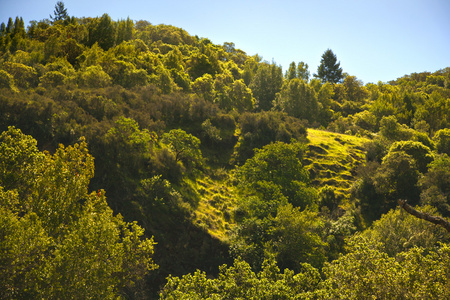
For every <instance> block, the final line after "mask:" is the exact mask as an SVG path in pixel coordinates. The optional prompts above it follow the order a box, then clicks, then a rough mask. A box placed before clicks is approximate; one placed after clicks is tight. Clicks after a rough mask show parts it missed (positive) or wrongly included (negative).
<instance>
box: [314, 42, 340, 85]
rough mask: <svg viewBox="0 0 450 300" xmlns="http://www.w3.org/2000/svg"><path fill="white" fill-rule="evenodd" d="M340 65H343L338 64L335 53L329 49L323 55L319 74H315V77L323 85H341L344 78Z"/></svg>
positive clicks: (318, 70) (318, 69)
mask: <svg viewBox="0 0 450 300" xmlns="http://www.w3.org/2000/svg"><path fill="white" fill-rule="evenodd" d="M340 65H341V63H340V62H337V58H336V55H335V54H334V53H333V51H332V50H331V49H327V50H326V51H325V52H324V53H323V54H322V59H321V60H320V65H319V67H318V68H317V74H314V77H317V78H320V80H321V81H322V82H323V83H325V82H330V83H339V82H341V80H342V79H343V78H344V76H343V75H342V68H341V67H340Z"/></svg>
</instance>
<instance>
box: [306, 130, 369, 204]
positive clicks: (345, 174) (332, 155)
mask: <svg viewBox="0 0 450 300" xmlns="http://www.w3.org/2000/svg"><path fill="white" fill-rule="evenodd" d="M308 140H309V143H308V151H307V153H306V159H305V165H306V167H307V168H308V170H309V172H310V179H311V181H312V183H313V185H315V186H316V187H318V188H321V187H324V186H326V185H328V186H330V187H333V188H335V194H336V196H337V197H338V198H341V200H342V199H348V197H349V194H350V188H351V186H352V184H353V182H354V181H355V175H356V168H357V167H358V165H360V164H361V163H363V162H364V155H365V152H364V148H363V145H364V144H365V143H366V142H368V141H369V139H367V138H362V137H356V136H351V135H346V134H340V133H334V132H328V131H323V130H317V129H311V128H310V129H308Z"/></svg>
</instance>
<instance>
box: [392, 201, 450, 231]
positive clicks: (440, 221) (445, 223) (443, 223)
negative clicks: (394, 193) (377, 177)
mask: <svg viewBox="0 0 450 300" xmlns="http://www.w3.org/2000/svg"><path fill="white" fill-rule="evenodd" d="M398 204H400V206H401V207H402V208H403V209H404V210H406V211H407V212H408V213H409V214H411V215H413V216H415V217H417V218H419V219H422V220H425V221H428V222H431V223H433V224H436V225H439V226H442V227H444V228H445V230H447V231H448V232H450V222H448V221H447V220H445V219H444V218H442V217H436V216H432V215H429V214H427V213H423V212H420V211H418V210H416V209H414V208H413V207H412V206H411V205H409V204H407V203H406V200H398Z"/></svg>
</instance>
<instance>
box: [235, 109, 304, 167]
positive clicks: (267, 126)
mask: <svg viewBox="0 0 450 300" xmlns="http://www.w3.org/2000/svg"><path fill="white" fill-rule="evenodd" d="M239 127H240V133H241V134H240V138H239V142H238V144H237V145H236V147H235V156H236V159H237V161H238V162H244V161H245V160H246V159H247V158H249V157H251V156H253V154H254V149H255V148H262V147H264V146H265V145H267V144H270V143H271V142H276V141H280V142H285V143H289V142H290V141H291V139H296V140H302V139H303V138H304V136H305V134H306V130H305V128H304V126H303V123H301V122H300V121H299V120H298V119H295V118H292V117H289V116H287V115H286V114H284V113H280V112H260V113H244V114H242V115H241V116H240V118H239Z"/></svg>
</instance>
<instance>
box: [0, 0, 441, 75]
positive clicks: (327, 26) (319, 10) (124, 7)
mask: <svg viewBox="0 0 450 300" xmlns="http://www.w3.org/2000/svg"><path fill="white" fill-rule="evenodd" d="M56 2H57V0H39V1H37V0H0V22H5V23H6V22H7V21H8V18H9V17H12V18H13V20H14V18H15V17H16V16H19V17H23V19H24V21H25V25H26V26H27V25H28V24H29V22H30V21H31V20H37V21H39V20H42V19H45V18H49V15H50V14H53V11H54V8H55V4H56ZM63 2H64V4H65V7H66V8H67V11H68V14H69V15H70V16H75V17H97V16H101V15H103V14H104V13H107V14H109V15H110V16H111V18H112V19H113V20H120V19H126V18H127V17H129V18H130V19H132V20H135V21H137V20H146V21H149V22H150V23H152V24H153V25H157V24H170V25H174V26H177V27H181V28H183V29H184V30H186V31H187V32H188V33H189V34H191V35H197V36H199V37H204V38H208V39H210V40H211V41H212V42H213V43H215V44H223V43H224V42H233V43H234V44H235V45H236V48H238V49H241V50H243V51H245V52H246V53H247V54H248V55H254V54H258V55H260V56H262V58H263V60H266V61H269V62H272V61H274V62H275V63H277V64H278V65H281V66H282V67H283V71H286V70H287V68H288V66H289V64H290V63H291V62H293V61H295V62H296V63H298V62H300V61H303V62H305V63H307V64H308V66H309V70H310V72H311V74H313V73H316V72H317V67H318V65H319V64H320V59H321V56H322V54H323V53H324V52H325V51H326V50H327V49H331V50H332V51H333V52H334V53H335V54H336V56H337V59H338V61H340V63H341V67H342V69H343V71H344V72H346V73H348V74H350V75H354V76H356V77H357V78H358V79H360V80H362V81H363V82H364V83H369V82H373V83H377V82H378V81H383V82H387V81H390V80H395V79H397V78H399V77H402V76H404V75H407V74H411V73H415V72H417V73H418V72H424V71H428V72H434V71H437V70H440V69H443V68H446V67H450V1H449V0H372V1H366V0H310V1H302V0H297V1H294V0H271V1H268V0H259V1H254V0H226V1H215V0H159V1H154V0H127V1H123V0H122V1H116V0H65V1H63Z"/></svg>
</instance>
